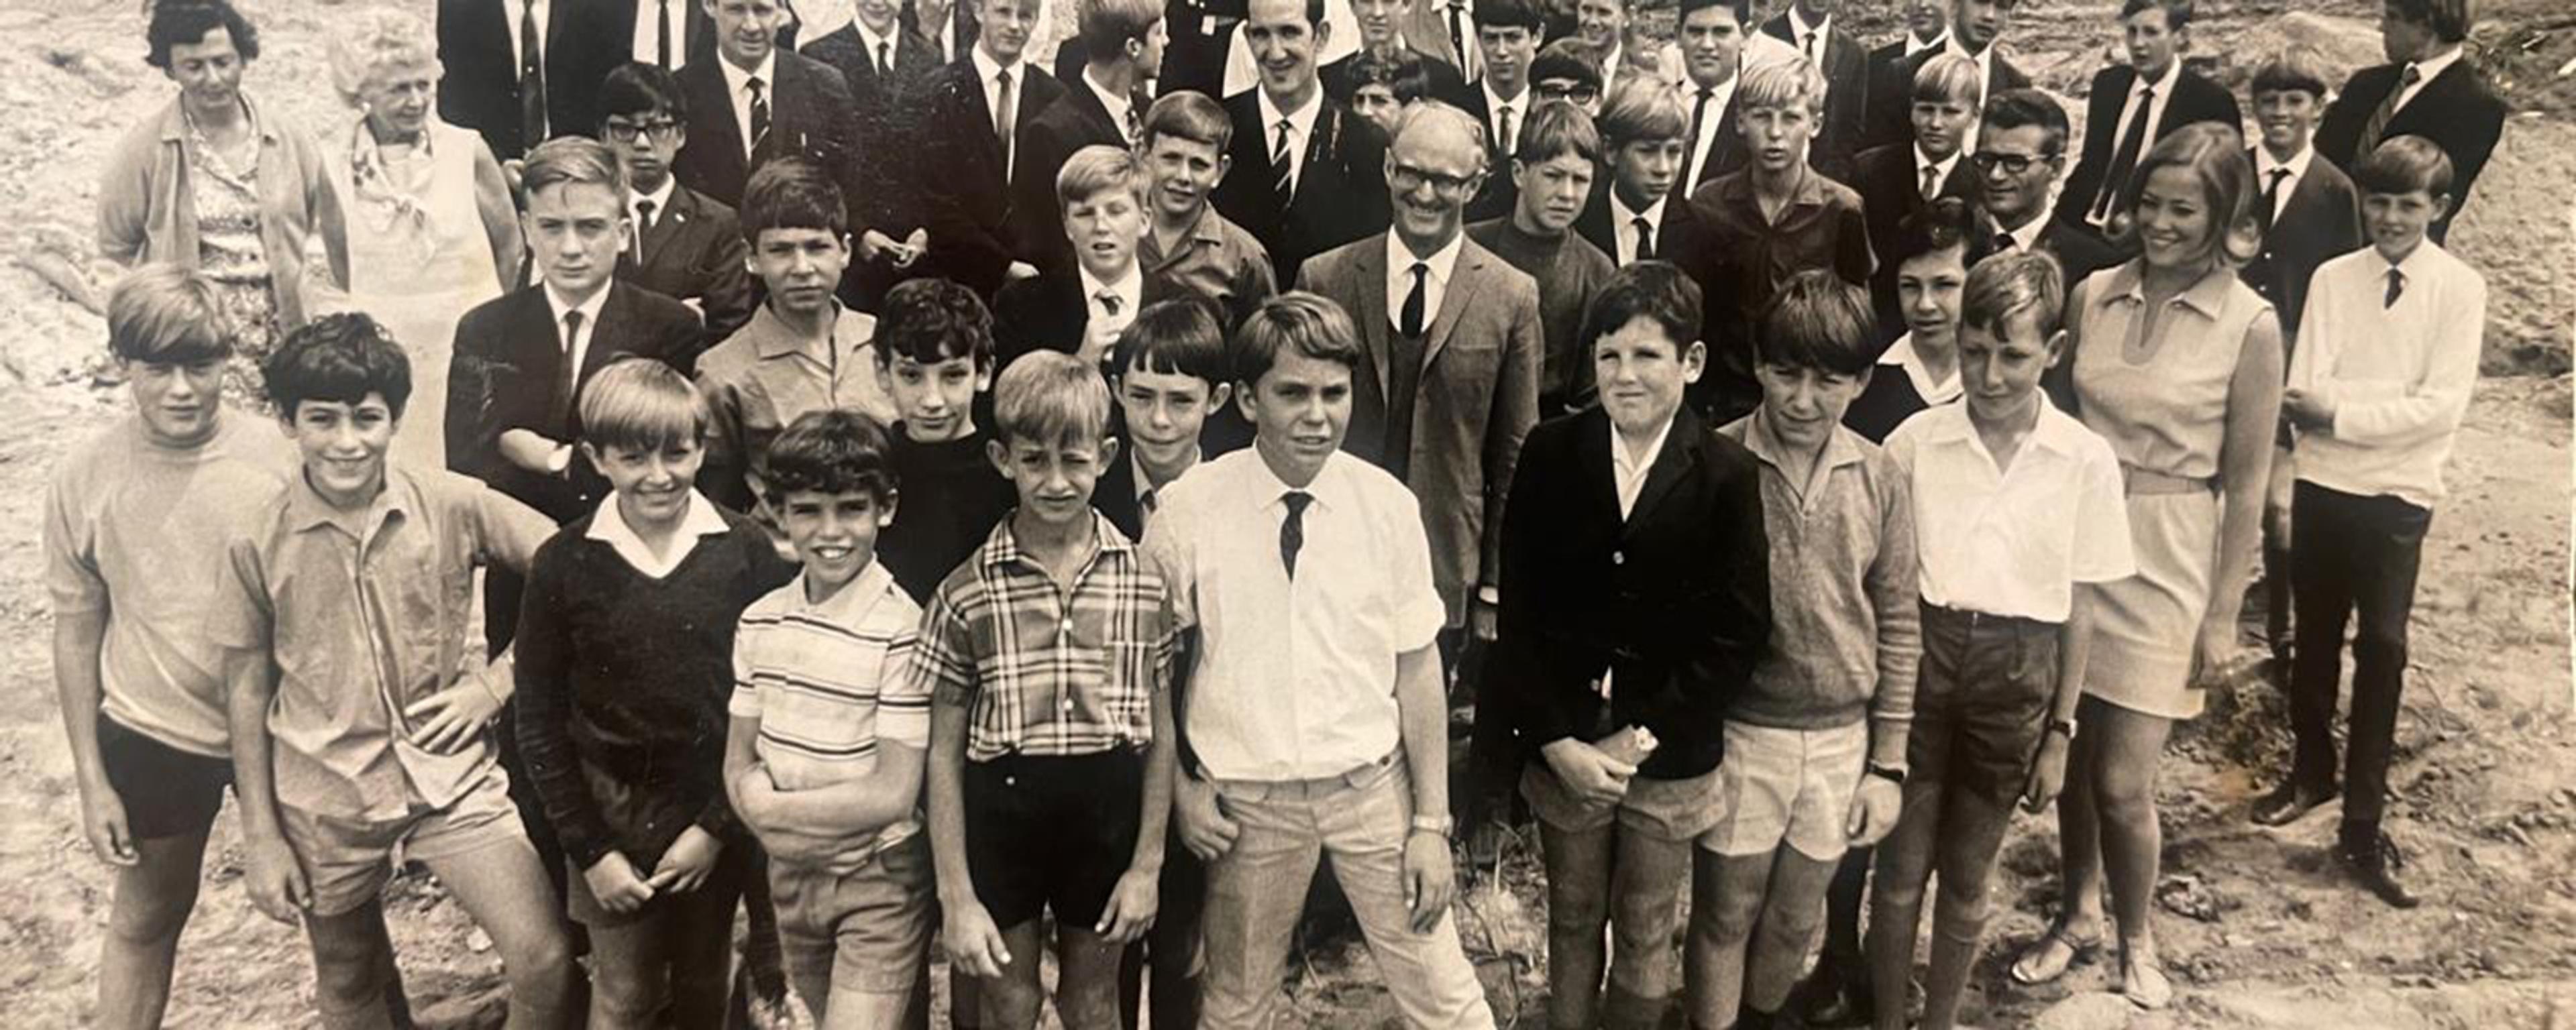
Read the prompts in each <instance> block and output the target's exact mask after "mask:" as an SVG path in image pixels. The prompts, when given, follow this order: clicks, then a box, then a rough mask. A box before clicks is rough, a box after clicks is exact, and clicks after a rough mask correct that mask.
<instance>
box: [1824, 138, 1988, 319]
mask: <svg viewBox="0 0 2576 1030" xmlns="http://www.w3.org/2000/svg"><path fill="white" fill-rule="evenodd" d="M1976 175H1977V169H1976V165H1975V163H1973V162H1971V161H1969V160H1968V157H1967V155H1966V154H1964V153H1963V154H1961V155H1960V156H1959V162H1958V163H1957V164H1954V165H1951V166H1950V174H1949V175H1946V176H1944V177H1942V179H1941V188H1940V195H1941V196H1944V197H1959V198H1962V199H1965V200H1967V201H1969V202H1970V203H1975V199H1976V195H1977V179H1976ZM1847 185H1849V186H1850V187H1851V188H1852V192H1855V193H1858V194H1860V197H1861V208H1860V214H1861V221H1862V222H1863V223H1864V224H1866V225H1867V226H1868V228H1869V251H1870V253H1872V254H1876V255H1878V258H1879V261H1878V269H1877V270H1876V271H1875V272H1874V273H1872V275H1871V277H1870V291H1869V292H1870V298H1871V300H1872V302H1873V306H1874V307H1875V308H1876V309H1877V311H1878V329H1879V332H1878V335H1879V340H1880V341H1881V342H1893V341H1894V340H1895V339H1896V338H1897V337H1898V336H1899V335H1902V334H1903V333H1904V332H1905V315H1904V311H1903V310H1902V309H1901V308H1900V307H1899V306H1898V305H1899V301H1898V300H1897V296H1896V267H1897V266H1898V265H1899V264H1902V263H1903V257H1904V255H1902V254H1899V253H1897V244H1896V238H1897V236H1898V235H1899V234H1900V233H1901V232H1903V230H1904V225H1905V221H1906V219H1909V218H1913V217H1915V216H1916V215H1917V214H1919V213H1920V212H1921V211H1922V210H1923V208H1924V200H1923V182H1922V180H1920V179H1917V178H1915V170H1914V144H1913V143H1912V142H1910V141H1909V142H1905V143H1895V144H1889V145H1887V146H1883V147H1871V148H1869V149H1867V150H1864V151H1861V152H1860V154H1859V155H1858V156H1856V157H1854V158H1853V159H1852V167H1851V179H1850V180H1849V181H1848V183H1847ZM1989 235H1991V234H1989Z"/></svg>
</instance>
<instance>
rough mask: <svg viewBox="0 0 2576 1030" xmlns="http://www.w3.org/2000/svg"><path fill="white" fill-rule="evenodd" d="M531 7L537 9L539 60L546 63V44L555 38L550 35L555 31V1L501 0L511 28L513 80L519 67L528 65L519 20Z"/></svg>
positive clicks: (502, 10)
mask: <svg viewBox="0 0 2576 1030" xmlns="http://www.w3.org/2000/svg"><path fill="white" fill-rule="evenodd" d="M531 7H534V8H535V11H534V14H535V17H536V20H537V60H539V61H544V60H545V59H546V44H548V43H550V42H552V41H553V40H554V37H553V36H552V35H550V34H549V33H550V32H552V30H553V29H554V11H555V5H554V2H553V0H501V15H502V17H504V18H507V19H509V20H508V22H507V23H506V24H507V25H508V27H509V36H510V61H511V65H510V77H511V78H513V79H516V78H517V77H518V74H519V71H518V70H519V67H520V66H521V65H525V64H527V63H528V55H527V54H525V53H523V52H521V51H520V49H519V42H520V40H519V18H520V12H521V11H526V10H528V9H529V8H531Z"/></svg>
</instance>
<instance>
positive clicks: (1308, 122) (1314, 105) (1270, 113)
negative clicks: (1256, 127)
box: [1246, 87, 1324, 193]
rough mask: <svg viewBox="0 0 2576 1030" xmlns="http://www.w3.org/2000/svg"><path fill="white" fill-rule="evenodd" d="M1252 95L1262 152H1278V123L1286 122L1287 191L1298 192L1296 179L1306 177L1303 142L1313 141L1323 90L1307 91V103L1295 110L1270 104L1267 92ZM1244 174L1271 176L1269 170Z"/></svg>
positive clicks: (1304, 144)
mask: <svg viewBox="0 0 2576 1030" xmlns="http://www.w3.org/2000/svg"><path fill="white" fill-rule="evenodd" d="M1252 96H1253V105H1254V107H1255V108H1256V109H1258V110H1259V111H1260V112H1261V152H1262V153H1264V154H1275V153H1277V152H1278V150H1279V122H1280V120H1281V119H1286V120H1287V122H1288V189H1289V191H1290V192H1291V193H1294V192H1295V191H1296V189H1297V180H1299V179H1300V178H1303V177H1304V176H1305V174H1306V141H1307V140H1310V139H1313V138H1315V116H1316V115H1318V114H1321V113H1322V112H1323V110H1324V91H1323V89H1322V87H1317V88H1315V89H1313V90H1311V91H1309V92H1308V93H1307V96H1306V102H1305V103H1303V104H1300V105H1298V106H1297V109H1296V110H1294V111H1282V110H1280V109H1279V105H1277V104H1275V103H1273V102H1271V99H1270V91H1269V90H1267V89H1255V90H1253V93H1252ZM1246 171H1247V172H1251V173H1253V174H1257V175H1262V176H1267V175H1269V174H1270V173H1269V170H1268V169H1246Z"/></svg>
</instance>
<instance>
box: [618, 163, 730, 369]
mask: <svg viewBox="0 0 2576 1030" xmlns="http://www.w3.org/2000/svg"><path fill="white" fill-rule="evenodd" d="M670 205H671V206H670V208H669V209H668V210H663V211H656V212H653V227H652V228H651V229H650V230H647V231H646V232H645V233H644V238H643V248H644V260H643V261H641V262H638V261H637V260H635V254H634V252H633V251H632V250H629V251H626V252H624V253H621V254H619V255H618V256H617V278H618V280H619V281H621V282H629V283H634V284H635V285H637V286H641V287H643V288H645V289H647V290H651V291H652V292H654V293H658V294H661V295H663V296H665V297H670V298H672V299H674V300H689V299H693V298H694V299H695V300H697V302H698V309H699V311H700V312H701V313H702V314H703V316H704V317H705V319H706V326H705V328H704V329H703V330H702V331H701V332H699V334H698V338H697V340H696V341H695V342H694V343H692V344H690V346H689V347H688V348H686V349H685V351H684V352H682V353H677V354H673V355H671V366H672V367H673V368H677V369H679V370H680V371H681V372H684V373H686V372H690V371H691V370H692V369H694V368H696V366H697V360H698V355H700V354H704V353H706V351H707V348H709V347H713V346H715V345H716V344H719V343H722V342H724V339H725V337H728V336H731V335H733V331H734V330H736V329H740V328H742V326H743V323H746V322H749V321H751V312H752V309H753V308H756V307H758V306H759V305H760V299H761V296H762V293H763V291H762V289H761V285H760V280H757V279H754V278H752V277H751V271H750V269H749V268H747V267H745V266H744V265H743V257H744V254H745V253H746V252H747V251H748V250H749V248H747V247H745V246H744V245H743V242H742V229H741V226H740V224H739V223H737V222H736V221H735V220H734V213H733V209H732V208H729V207H726V206H724V205H723V204H719V203H717V202H716V201H715V200H714V199H713V198H710V197H708V196H707V195H706V194H703V193H700V192H698V191H696V190H693V189H690V188H688V187H686V186H680V185H676V184H675V185H674V186H673V187H672V189H671V200H670Z"/></svg>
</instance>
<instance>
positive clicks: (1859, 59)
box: [1762, 0, 1876, 199]
mask: <svg viewBox="0 0 2576 1030" xmlns="http://www.w3.org/2000/svg"><path fill="white" fill-rule="evenodd" d="M1840 3H1841V0H1797V2H1796V3H1792V4H1790V5H1789V7H1788V9H1787V10H1784V11H1782V12H1780V14H1779V15H1778V16H1777V17H1774V18H1772V19H1771V20H1770V21H1767V22H1764V23H1762V33H1763V34H1764V35H1767V36H1770V37H1771V38H1773V39H1777V40H1780V41H1781V42H1784V43H1787V44H1789V45H1790V46H1791V47H1792V48H1794V49H1796V50H1797V51H1798V53H1800V54H1802V55H1805V56H1806V58H1807V62H1808V63H1810V64H1813V65H1815V66H1816V70H1817V71H1820V72H1823V73H1824V75H1825V119H1824V122H1823V124H1821V125H1819V126H1818V127H1817V129H1816V138H1815V140H1814V142H1812V143H1809V144H1808V145H1807V164H1809V165H1811V166H1813V167H1814V168H1815V169H1816V170H1817V171H1820V172H1823V173H1825V177H1826V178H1829V179H1832V180H1834V181H1836V182H1850V181H1851V173H1852V169H1851V162H1852V157H1853V156H1854V155H1856V154H1858V153H1859V152H1860V149H1861V147H1860V136H1861V126H1862V125H1863V124H1864V123H1863V121H1862V115H1863V113H1864V109H1865V108H1866V107H1867V106H1868V101H1869V55H1868V54H1867V53H1865V52H1863V51H1862V49H1861V45H1860V43H1859V42H1858V41H1857V40H1854V39H1852V38H1851V36H1850V35H1849V34H1848V33H1845V32H1843V31H1842V27H1841V26H1839V25H1836V24H1834V8H1835V7H1837V6H1838V5H1839V4H1840ZM1862 196H1865V197H1871V199H1876V198H1875V196H1874V195H1872V194H1868V193H1863V194H1862Z"/></svg>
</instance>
